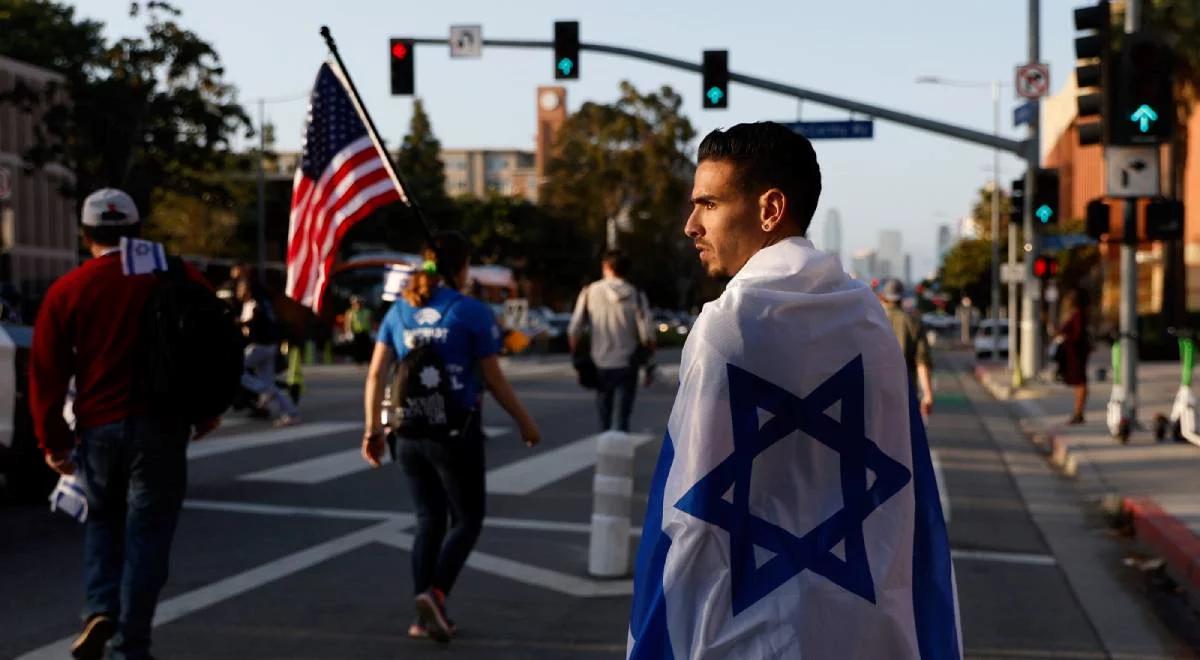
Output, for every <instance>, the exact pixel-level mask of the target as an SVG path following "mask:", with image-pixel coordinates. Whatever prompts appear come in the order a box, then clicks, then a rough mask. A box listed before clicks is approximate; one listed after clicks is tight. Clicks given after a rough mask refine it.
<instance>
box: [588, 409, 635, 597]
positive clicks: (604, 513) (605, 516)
mask: <svg viewBox="0 0 1200 660" xmlns="http://www.w3.org/2000/svg"><path fill="white" fill-rule="evenodd" d="M596 454H597V455H596V476H595V478H594V479H593V480H592V495H593V499H592V536H591V542H590V544H589V547H588V573H590V574H591V575H592V576H594V577H605V578H615V577H624V576H626V575H628V574H629V510H630V506H631V501H632V499H633V438H632V437H630V435H629V434H628V433H622V432H620V431H605V432H604V433H601V434H600V437H599V438H597V439H596Z"/></svg>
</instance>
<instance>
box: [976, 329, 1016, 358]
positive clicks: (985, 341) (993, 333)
mask: <svg viewBox="0 0 1200 660" xmlns="http://www.w3.org/2000/svg"><path fill="white" fill-rule="evenodd" d="M997 324H998V325H999V329H998V330H997V329H996V326H997ZM993 349H994V350H995V351H996V352H998V353H999V354H1000V356H1001V357H1007V356H1008V319H1001V320H1000V321H998V322H997V321H993V320H991V319H984V320H983V321H980V322H979V329H978V330H976V331H975V357H976V358H978V359H984V358H989V357H991V356H992V351H993Z"/></svg>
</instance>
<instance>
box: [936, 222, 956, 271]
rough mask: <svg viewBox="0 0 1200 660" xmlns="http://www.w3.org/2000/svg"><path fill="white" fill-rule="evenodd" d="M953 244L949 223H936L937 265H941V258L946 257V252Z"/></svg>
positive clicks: (952, 233)
mask: <svg viewBox="0 0 1200 660" xmlns="http://www.w3.org/2000/svg"><path fill="white" fill-rule="evenodd" d="M953 246H954V232H953V231H951V229H950V225H938V231H937V262H938V266H941V265H942V259H944V258H945V257H946V253H947V252H949V251H950V248H951V247H953Z"/></svg>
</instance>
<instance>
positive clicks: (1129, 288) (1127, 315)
mask: <svg viewBox="0 0 1200 660" xmlns="http://www.w3.org/2000/svg"><path fill="white" fill-rule="evenodd" d="M1141 26H1142V7H1141V2H1140V1H1139V0H1126V3H1125V34H1133V33H1134V32H1137V31H1138V29H1139V28H1141ZM1114 93H1115V92H1114ZM1121 119H1124V118H1123V117H1114V118H1113V120H1114V121H1120V120H1121ZM1110 167H1111V165H1110ZM1137 201H1138V200H1137V199H1136V198H1129V199H1126V200H1125V217H1124V221H1123V222H1122V223H1121V224H1122V225H1123V227H1122V228H1121V229H1122V237H1121V312H1120V319H1119V321H1120V333H1121V337H1120V342H1121V385H1123V386H1124V387H1125V410H1123V411H1122V413H1123V414H1122V417H1123V418H1124V419H1126V420H1128V421H1129V424H1130V427H1131V428H1134V427H1136V423H1135V420H1136V419H1137V361H1138V354H1137V348H1138V347H1137V281H1138V274H1137V244H1138V226H1137Z"/></svg>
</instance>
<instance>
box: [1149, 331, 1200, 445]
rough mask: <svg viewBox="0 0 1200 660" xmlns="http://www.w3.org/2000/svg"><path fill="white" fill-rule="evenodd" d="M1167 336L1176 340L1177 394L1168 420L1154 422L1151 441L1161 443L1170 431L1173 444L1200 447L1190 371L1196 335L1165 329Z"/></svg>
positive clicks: (1193, 359)
mask: <svg viewBox="0 0 1200 660" xmlns="http://www.w3.org/2000/svg"><path fill="white" fill-rule="evenodd" d="M1167 332H1169V333H1170V334H1172V335H1174V336H1175V337H1177V338H1178V339H1179V366H1180V369H1179V391H1178V392H1176V393H1175V402H1174V404H1172V406H1171V414H1170V416H1169V417H1163V416H1162V415H1159V416H1158V417H1157V418H1156V420H1155V421H1156V424H1155V429H1154V437H1155V438H1156V439H1157V440H1158V441H1159V442H1162V441H1163V440H1164V439H1165V438H1166V436H1167V430H1168V429H1170V432H1171V437H1172V439H1174V440H1175V442H1184V441H1187V442H1190V443H1192V444H1194V445H1197V446H1200V432H1198V430H1197V428H1196V395H1195V394H1193V393H1192V368H1193V367H1194V366H1195V363H1196V331H1195V330H1187V329H1176V328H1168V330H1167Z"/></svg>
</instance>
